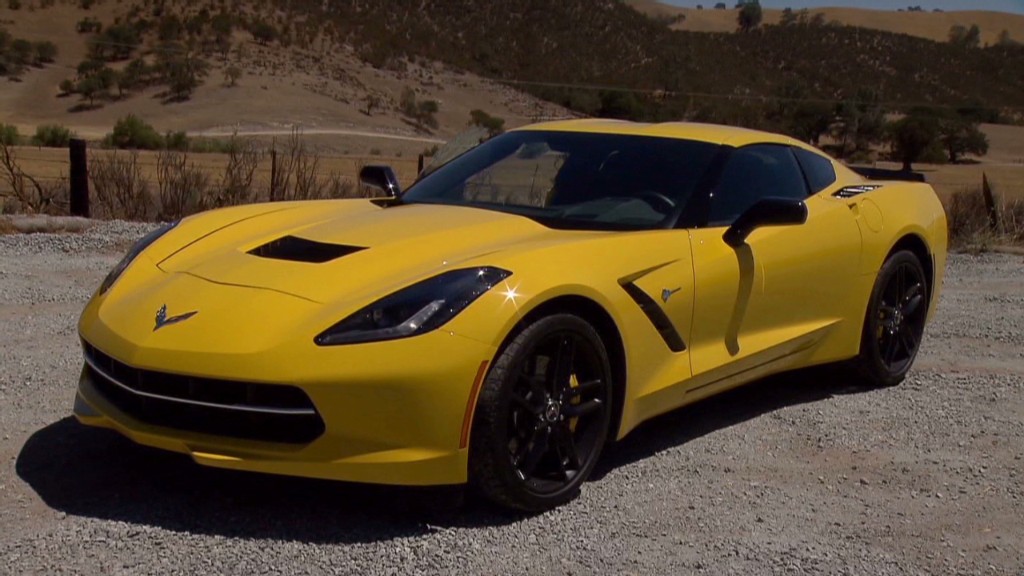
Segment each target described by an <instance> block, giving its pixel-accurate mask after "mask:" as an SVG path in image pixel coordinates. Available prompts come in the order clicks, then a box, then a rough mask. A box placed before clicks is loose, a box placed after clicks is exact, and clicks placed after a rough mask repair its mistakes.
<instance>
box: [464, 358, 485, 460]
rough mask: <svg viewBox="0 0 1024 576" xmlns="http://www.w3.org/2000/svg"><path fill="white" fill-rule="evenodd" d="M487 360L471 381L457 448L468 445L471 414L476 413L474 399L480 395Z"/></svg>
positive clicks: (471, 423)
mask: <svg viewBox="0 0 1024 576" xmlns="http://www.w3.org/2000/svg"><path fill="white" fill-rule="evenodd" d="M487 364H488V362H487V360H484V361H483V362H481V363H480V368H477V371H476V379H475V380H473V389H472V390H471V391H470V392H469V401H468V402H466V416H465V417H464V418H463V419H462V438H460V439H459V448H460V449H462V448H465V447H466V446H468V445H469V428H470V426H472V425H473V414H474V413H475V412H476V397H477V396H479V395H480V385H481V384H483V382H484V376H486V375H487Z"/></svg>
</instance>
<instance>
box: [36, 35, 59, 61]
mask: <svg viewBox="0 0 1024 576" xmlns="http://www.w3.org/2000/svg"><path fill="white" fill-rule="evenodd" d="M35 48H36V64H49V63H51V62H53V61H54V60H56V59H57V45H56V44H54V43H53V42H50V41H49V40H44V41H42V42H36V44H35Z"/></svg>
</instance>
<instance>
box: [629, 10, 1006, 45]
mask: <svg viewBox="0 0 1024 576" xmlns="http://www.w3.org/2000/svg"><path fill="white" fill-rule="evenodd" d="M627 2H628V3H629V4H630V5H632V6H633V7H635V8H636V9H638V10H640V11H641V12H643V13H645V14H650V15H654V16H663V17H673V16H680V15H681V16H684V17H685V19H684V20H682V21H680V22H677V23H676V24H673V26H672V27H673V29H675V30H688V31H691V32H734V31H735V30H736V11H735V10H730V9H727V10H714V9H711V6H713V5H714V4H715V2H708V3H706V4H705V9H703V10H697V9H696V8H680V7H677V6H672V5H669V4H665V3H662V2H658V1H657V0H627ZM732 4H733V3H727V5H729V6H732ZM810 13H811V14H812V15H813V14H819V13H820V14H822V15H824V17H825V20H826V21H828V22H838V23H839V24H842V25H846V26H858V27H861V28H870V29H874V30H882V31H885V32H893V33H896V34H907V35H910V36H916V37H919V38H925V39H928V40H934V41H936V42H945V41H946V40H948V38H949V29H950V28H951V27H953V26H965V27H970V26H971V25H972V24H976V25H977V26H978V28H980V29H981V42H982V44H995V43H996V42H997V41H998V39H999V34H1000V33H1001V32H1002V31H1003V30H1006V31H1007V33H1009V35H1010V38H1012V39H1015V40H1017V41H1020V42H1024V15H1020V14H1008V13H1005V12H988V11H982V10H963V11H955V12H898V11H896V10H865V9H859V8H819V9H815V10H811V11H810ZM781 19H782V10H772V9H767V8H766V9H765V10H764V23H765V24H778V23H779V21H780V20H781Z"/></svg>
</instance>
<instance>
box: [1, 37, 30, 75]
mask: <svg viewBox="0 0 1024 576" xmlns="http://www.w3.org/2000/svg"><path fill="white" fill-rule="evenodd" d="M7 52H8V58H9V59H10V61H11V62H12V63H13V64H14V68H15V69H21V68H24V67H25V66H28V65H29V64H31V63H32V60H33V57H32V56H33V54H35V47H34V46H32V43H31V42H29V41H28V40H25V39H24V38H17V39H15V40H14V41H13V42H11V45H10V47H9V48H8V49H7Z"/></svg>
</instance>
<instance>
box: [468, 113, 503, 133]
mask: <svg viewBox="0 0 1024 576" xmlns="http://www.w3.org/2000/svg"><path fill="white" fill-rule="evenodd" d="M469 125H470V126H480V127H481V128H484V129H486V130H487V134H488V135H489V136H497V135H498V134H501V133H502V132H504V131H505V120H504V119H503V118H498V117H497V116H491V115H490V114H488V113H487V112H484V111H483V110H473V111H471V112H470V113H469Z"/></svg>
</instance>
